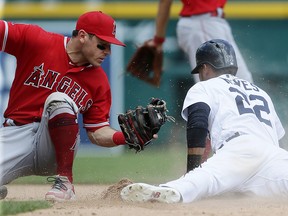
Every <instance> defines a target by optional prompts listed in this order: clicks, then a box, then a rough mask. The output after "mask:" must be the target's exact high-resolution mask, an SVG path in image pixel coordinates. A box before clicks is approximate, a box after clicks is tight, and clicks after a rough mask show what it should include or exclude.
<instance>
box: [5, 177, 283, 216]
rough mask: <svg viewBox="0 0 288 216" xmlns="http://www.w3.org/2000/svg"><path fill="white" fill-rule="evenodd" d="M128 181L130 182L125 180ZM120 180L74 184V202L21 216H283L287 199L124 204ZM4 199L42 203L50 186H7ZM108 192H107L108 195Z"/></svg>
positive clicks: (226, 198) (227, 198) (231, 196)
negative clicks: (120, 191)
mask: <svg viewBox="0 0 288 216" xmlns="http://www.w3.org/2000/svg"><path fill="white" fill-rule="evenodd" d="M129 181H130V180H129ZM129 181H126V180H125V181H123V182H122V183H121V184H119V182H118V183H115V185H77V184H76V185H75V192H76V196H77V200H75V201H69V202H64V203H55V204H53V206H52V207H51V208H49V209H41V210H36V211H34V212H29V213H22V214H19V215H20V216H28V215H29V216H31V215H41V216H46V215H56V216H57V215H69V216H71V215H77V216H79V215H80V216H81V215H83V216H89V215H93V216H94V215H101V216H111V215H117V216H121V215H123V216H135V215H136V216H151V215H157V216H170V215H171V216H172V215H173V216H175V215H177V216H187V215H193V216H203V215H206V216H258V215H259V216H271V215H273V216H283V215H287V212H288V205H287V200H282V199H264V198H256V197H244V196H237V195H235V194H228V195H225V196H219V197H213V198H210V199H205V200H201V201H197V202H193V203H190V204H181V203H180V204H163V203H126V202H124V201H122V200H121V199H120V198H119V195H118V194H117V193H118V192H119V190H120V188H121V187H123V185H125V184H129ZM7 187H8V195H7V197H6V200H17V201H19V200H44V195H45V193H46V192H47V191H48V190H49V189H50V187H51V186H50V185H48V184H47V185H19V184H11V185H8V186H7ZM109 192H110V193H109Z"/></svg>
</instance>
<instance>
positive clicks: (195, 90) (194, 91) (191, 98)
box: [181, 82, 211, 121]
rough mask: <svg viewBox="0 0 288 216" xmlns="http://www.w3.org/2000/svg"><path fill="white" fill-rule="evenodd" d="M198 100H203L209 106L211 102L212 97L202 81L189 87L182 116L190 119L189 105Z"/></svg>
mask: <svg viewBox="0 0 288 216" xmlns="http://www.w3.org/2000/svg"><path fill="white" fill-rule="evenodd" d="M198 102H203V103H205V104H207V105H208V106H209V107H210V104H211V102H210V98H209V96H208V94H207V92H206V90H205V88H204V86H203V85H202V83H201V82H199V83H196V84H195V85H194V86H193V87H191V88H190V89H189V91H188V92H187V94H186V97H185V99H184V104H183V108H182V113H181V115H182V118H183V119H184V120H185V121H187V119H188V107H189V106H191V105H192V104H195V103H198ZM210 108H211V107H210Z"/></svg>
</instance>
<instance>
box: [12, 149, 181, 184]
mask: <svg viewBox="0 0 288 216" xmlns="http://www.w3.org/2000/svg"><path fill="white" fill-rule="evenodd" d="M185 163H186V153H185V152H184V151H183V149H181V148H171V149H169V150H164V149H162V148H161V149H160V148H158V149H156V150H155V149H153V148H147V149H145V151H142V152H140V153H137V154H135V153H134V151H133V150H125V152H124V153H123V154H121V155H118V156H113V155H112V156H105V157H104V156H103V157H101V156H96V157H91V156H89V157H85V156H81V157H79V156H78V157H76V159H75V162H74V167H73V173H74V184H111V183H115V182H117V181H118V180H119V179H121V178H129V179H131V180H133V181H135V182H146V183H155V184H156V183H162V182H166V181H169V180H171V179H176V178H178V177H180V175H182V174H183V173H184V170H185V169H186V167H185V166H186V165H185ZM14 183H16V184H18V183H21V184H44V183H46V177H42V176H28V177H23V178H19V179H17V180H15V181H14V182H13V184H14Z"/></svg>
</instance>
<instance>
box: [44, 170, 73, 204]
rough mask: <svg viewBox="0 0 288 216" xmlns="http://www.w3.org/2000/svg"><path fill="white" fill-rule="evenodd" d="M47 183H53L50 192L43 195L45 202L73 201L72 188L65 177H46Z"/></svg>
mask: <svg viewBox="0 0 288 216" xmlns="http://www.w3.org/2000/svg"><path fill="white" fill-rule="evenodd" d="M47 181H48V182H54V184H53V185H52V188H51V190H50V191H48V192H47V193H46V195H45V199H46V200H47V201H52V202H63V201H69V200H75V199H76V196H75V192H74V186H73V185H72V184H71V183H70V181H69V180H68V178H67V177H65V176H59V175H57V176H55V177H48V178H47Z"/></svg>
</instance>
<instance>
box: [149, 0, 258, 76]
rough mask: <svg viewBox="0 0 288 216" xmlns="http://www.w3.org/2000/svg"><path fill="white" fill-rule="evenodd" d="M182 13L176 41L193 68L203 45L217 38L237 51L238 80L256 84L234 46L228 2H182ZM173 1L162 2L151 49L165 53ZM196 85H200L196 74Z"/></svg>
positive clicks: (160, 1)
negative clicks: (227, 7)
mask: <svg viewBox="0 0 288 216" xmlns="http://www.w3.org/2000/svg"><path fill="white" fill-rule="evenodd" d="M181 1H182V5H183V7H182V9H181V11H180V14H179V20H178V23H177V29H176V33H177V40H178V44H179V46H180V48H181V49H182V50H183V51H184V52H185V53H186V54H187V56H188V58H189V62H190V65H191V68H194V67H195V65H196V62H195V58H194V55H195V53H196V49H197V47H198V46H200V44H202V43H204V42H205V41H207V40H211V39H214V38H221V39H224V40H227V41H229V42H230V43H231V44H232V46H233V47H234V49H235V52H236V56H237V62H238V67H239V70H238V76H239V77H240V78H243V79H246V80H248V81H249V82H253V78H252V75H251V72H250V71H249V70H248V68H247V65H246V63H245V61H244V59H243V57H242V55H241V53H240V50H239V48H238V46H237V44H236V43H235V40H234V38H233V35H232V32H231V28H230V26H229V23H228V22H227V21H226V20H225V17H224V11H223V9H224V6H225V4H226V2H227V0H205V1H203V0H181ZM172 2H173V0H159V5H158V14H157V17H156V21H155V22H156V30H155V37H154V40H152V42H151V46H157V48H158V49H160V50H162V46H163V42H164V41H165V34H166V27H167V24H168V21H169V15H170V8H171V5H172ZM194 81H195V82H198V81H199V76H198V74H194Z"/></svg>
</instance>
